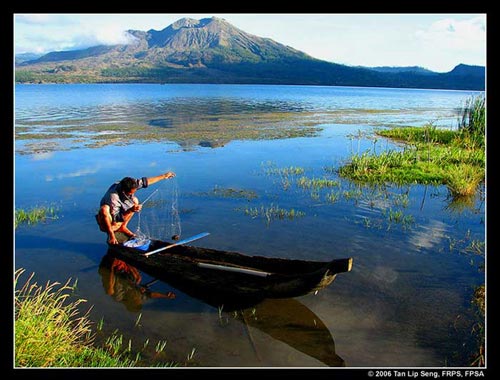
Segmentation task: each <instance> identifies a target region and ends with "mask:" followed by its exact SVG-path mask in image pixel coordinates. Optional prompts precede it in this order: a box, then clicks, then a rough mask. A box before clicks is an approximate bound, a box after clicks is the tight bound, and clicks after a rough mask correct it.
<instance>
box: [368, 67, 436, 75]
mask: <svg viewBox="0 0 500 380" xmlns="http://www.w3.org/2000/svg"><path fill="white" fill-rule="evenodd" d="M368 68H369V69H371V70H375V71H379V72H381V73H414V74H422V75H436V74H437V73H436V72H434V71H431V70H428V69H425V68H423V67H420V66H402V67H401V66H399V67H398V66H395V67H394V66H376V67H368Z"/></svg>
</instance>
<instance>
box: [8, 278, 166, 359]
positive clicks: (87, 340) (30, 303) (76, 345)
mask: <svg viewBox="0 0 500 380" xmlns="http://www.w3.org/2000/svg"><path fill="white" fill-rule="evenodd" d="M23 273H24V269H18V270H17V271H16V272H15V278H14V286H15V289H16V290H15V367H41V368H47V367H66V368H68V367H92V368H94V367H136V366H139V363H141V356H140V352H137V353H133V352H132V350H131V342H129V344H128V346H126V345H124V344H123V337H122V336H121V335H118V334H117V333H114V334H112V335H111V336H110V337H108V338H107V339H106V340H105V342H104V344H103V345H102V346H99V347H97V346H96V345H94V338H95V334H93V333H92V329H91V327H92V322H91V321H90V319H89V318H88V315H87V314H85V315H83V316H80V314H79V310H78V306H79V305H80V304H82V303H85V302H86V301H85V300H83V299H79V300H76V301H73V302H70V301H69V297H70V295H71V293H72V292H73V291H74V289H75V287H76V283H75V284H74V285H70V281H69V280H68V282H66V283H65V284H60V283H57V282H53V283H50V282H47V284H46V285H45V286H39V285H38V284H37V283H36V282H33V277H34V274H31V275H30V276H29V277H28V279H27V280H26V282H25V283H24V285H22V286H20V288H19V289H18V283H19V278H20V277H21V275H22V274H23ZM157 366H162V367H165V366H176V364H175V363H171V362H169V363H158V364H157Z"/></svg>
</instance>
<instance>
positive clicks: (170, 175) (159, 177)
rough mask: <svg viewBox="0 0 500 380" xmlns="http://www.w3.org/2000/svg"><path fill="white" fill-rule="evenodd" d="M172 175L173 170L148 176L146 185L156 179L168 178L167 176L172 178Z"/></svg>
mask: <svg viewBox="0 0 500 380" xmlns="http://www.w3.org/2000/svg"><path fill="white" fill-rule="evenodd" d="M173 177H175V173H174V172H166V173H163V174H160V175H157V176H154V177H148V186H149V185H152V184H154V183H156V182H158V181H162V180H164V179H169V178H173Z"/></svg>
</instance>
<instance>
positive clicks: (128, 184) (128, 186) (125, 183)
mask: <svg viewBox="0 0 500 380" xmlns="http://www.w3.org/2000/svg"><path fill="white" fill-rule="evenodd" d="M138 187H139V185H138V184H137V181H136V180H135V179H133V178H132V177H125V178H123V179H122V180H121V181H120V189H121V190H122V191H123V192H124V193H129V192H130V191H131V190H132V189H137V188H138Z"/></svg>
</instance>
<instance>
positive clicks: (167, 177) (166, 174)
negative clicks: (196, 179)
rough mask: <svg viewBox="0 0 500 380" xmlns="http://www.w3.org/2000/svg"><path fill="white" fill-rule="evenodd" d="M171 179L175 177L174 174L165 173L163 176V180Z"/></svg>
mask: <svg viewBox="0 0 500 380" xmlns="http://www.w3.org/2000/svg"><path fill="white" fill-rule="evenodd" d="M173 177H175V173H174V172H166V173H164V174H163V179H169V178H173Z"/></svg>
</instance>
